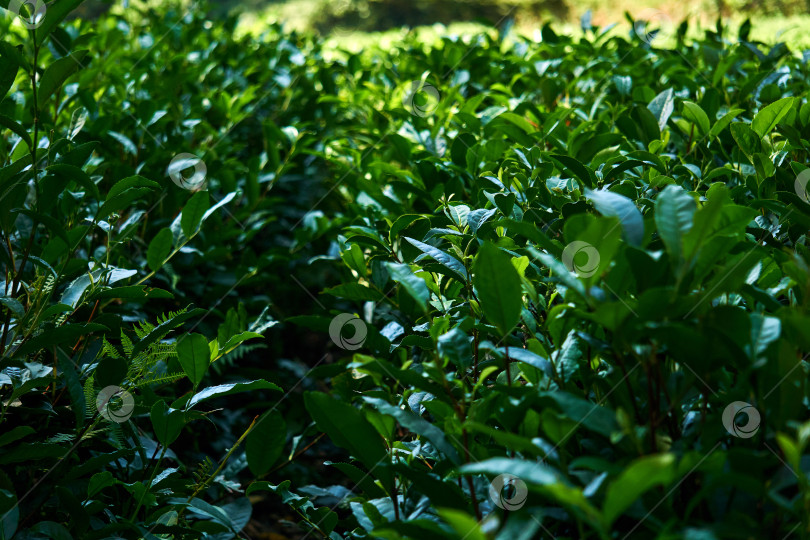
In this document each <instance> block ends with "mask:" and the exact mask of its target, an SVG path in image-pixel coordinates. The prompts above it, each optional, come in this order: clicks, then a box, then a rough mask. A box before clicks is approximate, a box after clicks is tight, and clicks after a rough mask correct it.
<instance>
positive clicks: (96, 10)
mask: <svg viewBox="0 0 810 540" xmlns="http://www.w3.org/2000/svg"><path fill="white" fill-rule="evenodd" d="M285 1H286V0H210V2H209V7H210V11H209V13H210V15H211V16H214V17H218V16H224V15H225V14H226V13H228V12H230V11H233V10H239V11H248V12H249V11H260V10H262V9H263V8H265V7H267V6H269V5H271V4H280V3H284V2H285ZM705 2H706V10H707V12H710V13H711V12H714V13H717V14H720V15H723V16H730V15H733V14H740V15H758V14H782V15H795V14H800V13H810V0H705ZM114 3H115V0H86V1H85V2H84V3H83V4H82V5H81V6H80V7H79V9H77V10H76V11H75V13H74V14H73V17H80V18H84V19H95V18H97V17H98V16H100V15H101V14H103V13H105V12H106V11H108V10H109V9H110V6H111V5H113V4H114ZM578 4H579V2H578V0H313V1H312V4H311V5H312V11H313V13H312V14H311V15H312V17H311V20H312V26H313V27H314V28H315V29H316V30H318V31H320V32H322V33H327V32H329V31H331V30H333V29H334V28H347V29H352V30H362V31H375V30H387V29H390V28H395V27H399V26H419V25H425V24H433V23H443V24H448V23H451V22H458V21H473V20H485V21H491V22H497V21H500V20H501V19H503V18H504V17H507V16H516V17H521V16H526V17H532V18H540V17H545V16H552V17H556V18H561V19H566V18H568V17H569V16H570V15H571V14H572V13H577V12H579V11H581V9H577V8H578V7H581V6H578ZM661 4H662V5H663V4H665V2H664V1H663V0H662V2H661ZM603 7H605V8H609V7H610V6H609V5H605V6H603Z"/></svg>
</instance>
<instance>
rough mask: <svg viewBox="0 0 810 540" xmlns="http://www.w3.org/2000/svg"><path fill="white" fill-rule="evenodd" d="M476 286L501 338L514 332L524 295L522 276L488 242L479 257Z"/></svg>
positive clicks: (484, 307) (479, 297)
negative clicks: (521, 282) (521, 283)
mask: <svg viewBox="0 0 810 540" xmlns="http://www.w3.org/2000/svg"><path fill="white" fill-rule="evenodd" d="M473 285H474V286H475V290H476V291H477V295H478V299H479V301H480V302H481V308H482V309H483V311H484V315H485V316H486V317H487V318H488V319H489V320H490V321H491V322H492V324H494V325H495V326H496V327H497V328H498V330H499V331H500V332H501V335H504V336H505V335H506V334H508V333H509V332H511V331H512V329H513V328H514V327H515V325H517V323H518V321H519V320H520V313H521V310H522V309H523V293H522V290H521V286H520V275H519V274H518V273H517V270H515V267H514V266H512V262H511V260H510V258H509V256H508V255H507V254H506V253H504V252H503V251H501V250H500V249H499V248H498V247H496V246H495V245H493V244H491V243H489V242H484V244H482V245H481V248H480V249H479V251H478V255H477V256H476V258H475V265H474V267H473Z"/></svg>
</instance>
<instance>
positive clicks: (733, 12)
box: [77, 0, 810, 48]
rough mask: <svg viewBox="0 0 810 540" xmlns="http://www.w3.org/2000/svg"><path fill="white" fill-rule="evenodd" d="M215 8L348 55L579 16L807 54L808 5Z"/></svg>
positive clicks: (88, 12)
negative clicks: (330, 41) (722, 31)
mask: <svg viewBox="0 0 810 540" xmlns="http://www.w3.org/2000/svg"><path fill="white" fill-rule="evenodd" d="M130 1H131V0H124V1H123V3H120V4H119V3H113V4H111V3H105V2H103V1H102V0H88V1H87V2H85V3H84V4H83V5H82V7H81V8H80V12H79V13H78V14H77V16H80V17H85V18H92V17H93V16H95V15H97V14H99V13H101V12H103V11H105V10H107V9H110V7H111V6H113V7H112V9H121V10H126V9H127V7H128V6H129V4H130ZM134 1H137V2H139V3H140V2H141V0H134ZM187 1H188V4H189V5H192V4H195V2H194V1H193V0H187ZM152 2H153V0H146V2H145V3H146V4H149V3H152ZM212 5H213V6H214V7H213V8H212V11H211V16H212V17H218V16H222V15H224V14H226V13H233V12H236V13H239V14H240V17H241V19H240V20H241V24H240V27H239V28H240V32H241V33H253V34H260V33H261V32H262V30H263V29H264V28H266V27H267V25H268V24H270V23H275V22H282V23H284V25H285V26H286V27H287V28H288V29H290V30H304V31H315V32H317V33H319V34H321V35H323V36H326V37H332V38H335V39H338V40H340V42H341V45H345V46H347V47H349V48H360V47H362V46H363V45H364V44H365V43H367V42H368V40H369V38H371V39H373V41H379V39H380V37H381V36H382V37H384V36H385V35H392V36H394V35H398V34H400V33H402V32H403V31H408V30H407V29H416V31H419V32H425V33H427V34H431V33H433V34H446V33H448V32H450V33H456V34H467V33H472V32H476V31H480V30H481V29H482V28H483V27H485V26H491V25H492V24H498V23H503V22H504V21H507V20H508V21H510V22H513V23H514V25H515V26H514V27H515V29H516V30H517V31H518V32H521V33H523V34H526V35H532V33H533V32H534V31H535V30H537V29H539V28H540V27H541V26H542V25H543V24H545V23H549V22H550V23H551V24H552V25H553V26H554V27H555V28H556V29H558V30H559V31H563V32H568V33H576V32H578V31H581V30H580V21H581V20H582V17H583V16H586V17H589V18H590V21H591V23H592V24H593V25H594V26H597V27H600V28H605V27H607V26H610V25H615V27H614V29H613V30H612V31H616V32H626V31H627V30H628V29H629V27H630V23H629V22H628V21H627V18H626V17H625V13H630V14H631V15H632V17H633V19H637V20H647V21H651V22H654V23H655V24H656V25H658V26H660V27H662V28H664V29H666V27H667V26H671V27H675V26H677V24H678V23H680V22H681V21H683V20H689V21H690V23H691V25H692V26H693V27H694V28H695V29H697V28H701V27H704V28H705V27H714V26H715V25H716V21H717V20H718V18H719V19H720V20H721V21H722V23H723V24H724V25H725V26H728V27H731V28H735V27H737V26H739V25H740V24H741V23H742V22H743V21H745V20H746V19H747V18H750V19H751V20H752V23H753V32H752V35H751V38H752V39H754V40H758V41H762V42H765V43H775V42H779V41H784V42H787V43H789V44H790V45H792V46H793V47H794V48H804V47H810V30H808V28H810V24H808V23H810V0H681V1H677V2H673V1H671V0H609V1H608V2H603V1H600V0H219V1H216V0H214V1H213V2H212ZM437 25H441V26H437ZM403 28H404V29H406V30H403Z"/></svg>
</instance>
